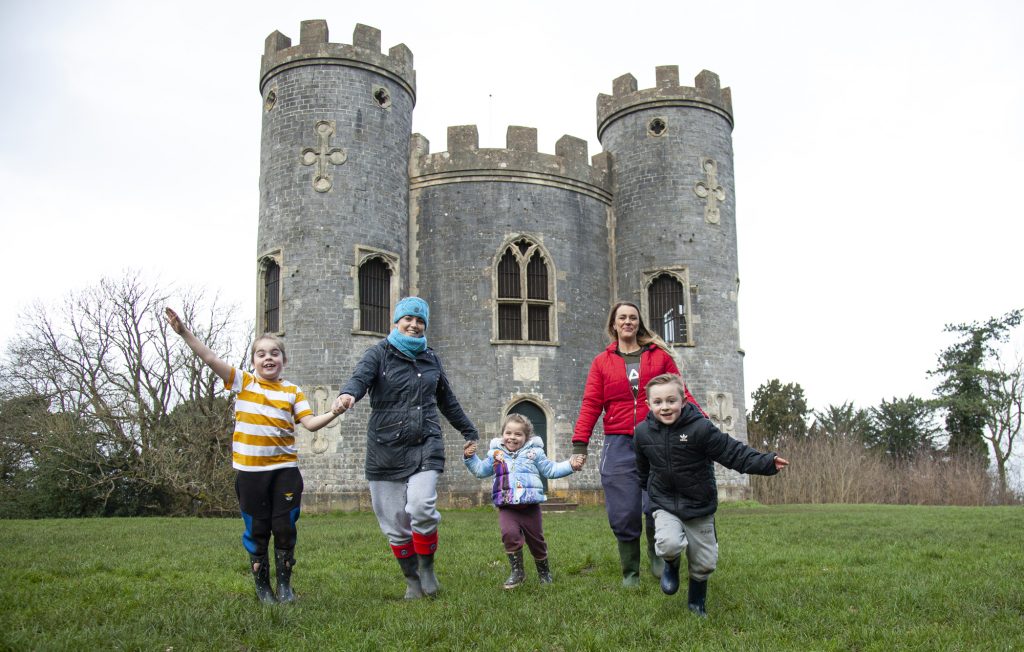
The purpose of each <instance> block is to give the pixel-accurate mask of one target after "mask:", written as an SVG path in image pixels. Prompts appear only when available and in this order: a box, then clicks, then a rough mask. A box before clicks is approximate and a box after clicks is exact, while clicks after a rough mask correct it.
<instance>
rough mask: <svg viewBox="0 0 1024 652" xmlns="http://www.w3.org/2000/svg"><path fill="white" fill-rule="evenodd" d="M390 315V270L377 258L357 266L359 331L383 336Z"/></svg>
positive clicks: (386, 329)
mask: <svg viewBox="0 0 1024 652" xmlns="http://www.w3.org/2000/svg"><path fill="white" fill-rule="evenodd" d="M390 313H391V268H390V267H388V265H387V263H386V262H384V260H383V259H381V258H379V257H374V258H370V259H368V260H366V261H364V262H363V264H362V265H360V266H359V330H362V331H369V332H371V333H381V334H385V333H387V332H388V331H389V330H391V329H390V328H389V324H388V322H389V321H390V320H389V317H390Z"/></svg>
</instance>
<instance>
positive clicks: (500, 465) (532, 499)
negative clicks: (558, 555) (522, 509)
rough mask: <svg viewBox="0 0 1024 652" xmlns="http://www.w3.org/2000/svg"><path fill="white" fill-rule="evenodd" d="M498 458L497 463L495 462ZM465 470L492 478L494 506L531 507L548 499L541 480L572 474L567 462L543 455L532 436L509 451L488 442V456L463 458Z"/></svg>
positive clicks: (539, 442) (537, 439) (538, 440)
mask: <svg viewBox="0 0 1024 652" xmlns="http://www.w3.org/2000/svg"><path fill="white" fill-rule="evenodd" d="M496 456H497V458H498V461H495V457H496ZM462 461H463V462H465V464H466V468H467V469H469V472H470V473H472V474H473V475H475V476H476V477H478V478H486V477H488V476H492V475H493V476H494V488H493V490H492V496H493V499H494V504H495V505H497V506H498V507H501V506H502V505H533V504H536V503H542V502H544V501H545V500H547V496H545V495H544V484H543V483H542V482H541V477H542V476H543V477H545V478H548V479H549V480H554V479H555V478H564V477H565V476H567V475H570V474H571V473H572V465H570V464H569V460H566V461H564V462H554V461H552V460H549V459H548V458H547V456H546V455H545V454H544V440H542V439H541V438H540V437H531V438H530V441H528V442H526V445H524V446H523V447H522V448H520V449H519V450H517V451H515V452H509V450H508V449H507V448H505V447H504V446H502V445H501V439H500V438H499V437H495V438H494V439H492V440H491V447H490V450H488V451H487V457H485V458H484V459H480V458H479V457H477V456H476V455H473V456H471V457H464V458H462Z"/></svg>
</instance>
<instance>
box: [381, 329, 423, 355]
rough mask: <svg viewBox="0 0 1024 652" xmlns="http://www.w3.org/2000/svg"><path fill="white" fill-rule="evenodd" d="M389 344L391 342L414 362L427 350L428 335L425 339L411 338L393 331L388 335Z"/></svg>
mask: <svg viewBox="0 0 1024 652" xmlns="http://www.w3.org/2000/svg"><path fill="white" fill-rule="evenodd" d="M388 342H391V346H393V347H395V348H396V349H398V350H399V351H401V352H402V353H404V354H405V355H406V356H407V357H409V358H412V359H413V360H415V359H416V356H417V355H419V354H420V353H423V352H424V351H426V350H427V336H426V335H424V336H423V337H409V336H408V335H403V334H401V333H399V332H398V331H397V330H393V331H391V332H390V333H388Z"/></svg>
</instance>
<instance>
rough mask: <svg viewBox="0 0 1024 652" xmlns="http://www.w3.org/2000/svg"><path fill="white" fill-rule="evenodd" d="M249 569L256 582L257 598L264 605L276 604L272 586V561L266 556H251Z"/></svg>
mask: <svg viewBox="0 0 1024 652" xmlns="http://www.w3.org/2000/svg"><path fill="white" fill-rule="evenodd" d="M249 567H250V569H251V570H252V578H253V580H255V581H256V598H257V599H258V600H259V601H260V602H262V603H263V604H274V603H276V602H277V599H276V598H275V597H274V589H273V588H272V587H271V586H270V559H269V558H268V557H267V556H266V555H262V556H256V555H249Z"/></svg>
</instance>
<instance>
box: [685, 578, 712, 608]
mask: <svg viewBox="0 0 1024 652" xmlns="http://www.w3.org/2000/svg"><path fill="white" fill-rule="evenodd" d="M687 593H688V595H687V596H686V602H687V603H688V604H687V606H689V608H690V611H692V612H693V613H695V614H697V616H698V617H700V618H707V617H708V612H707V609H706V608H705V603H706V602H707V597H708V581H707V580H704V581H703V582H698V581H697V580H695V579H693V578H692V577H691V578H690V588H689V591H688V592H687Z"/></svg>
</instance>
